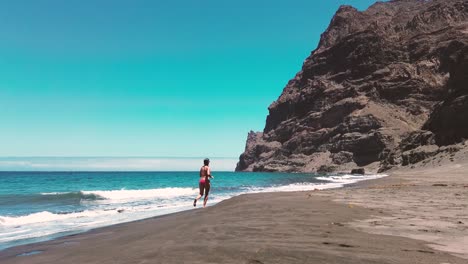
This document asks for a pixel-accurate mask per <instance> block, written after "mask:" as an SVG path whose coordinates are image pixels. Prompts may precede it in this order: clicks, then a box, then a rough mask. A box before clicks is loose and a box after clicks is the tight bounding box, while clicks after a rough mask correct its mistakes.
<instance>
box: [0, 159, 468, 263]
mask: <svg viewBox="0 0 468 264" xmlns="http://www.w3.org/2000/svg"><path fill="white" fill-rule="evenodd" d="M467 171H468V164H467V163H462V164H454V163H449V164H447V165H443V166H440V167H436V168H434V166H431V167H430V168H415V169H405V170H399V171H395V172H390V176H389V177H386V178H382V179H378V180H373V181H368V182H362V183H359V184H357V185H354V186H349V187H347V188H342V189H334V190H325V191H312V192H292V193H264V194H249V195H241V196H238V197H235V198H232V199H229V200H226V201H223V202H221V203H219V204H217V205H215V206H212V207H208V208H206V209H196V210H191V211H186V212H181V213H176V214H172V215H166V216H162V217H156V218H151V219H146V220H142V221H137V222H132V223H125V224H119V225H116V226H110V227H105V228H100V229H96V230H92V231H89V232H87V233H83V234H78V235H73V236H68V237H63V238H59V239H56V240H53V241H48V242H43V243H37V244H31V245H25V246H19V247H15V248H10V249H7V250H4V251H2V252H0V263H2V264H8V263H99V264H104V263H350V264H352V263H380V264H381V263H425V264H427V263H437V264H441V263H452V264H455V263H465V264H466V263H468V247H467V246H466V245H468V207H467V206H468V205H467V202H466V201H468V177H466V173H467ZM441 175H443V176H441ZM28 252H33V253H38V254H32V255H26V256H24V255H23V256H18V255H20V254H24V253H28Z"/></svg>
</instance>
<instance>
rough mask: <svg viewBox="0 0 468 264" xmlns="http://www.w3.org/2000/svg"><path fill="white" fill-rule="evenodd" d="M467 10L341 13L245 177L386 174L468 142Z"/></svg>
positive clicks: (404, 6)
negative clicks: (364, 170) (361, 170)
mask: <svg viewBox="0 0 468 264" xmlns="http://www.w3.org/2000/svg"><path fill="white" fill-rule="evenodd" d="M467 78H468V1H467V0H433V1H423V0H398V1H397V0H394V1H390V2H378V3H376V4H374V5H372V6H371V7H369V8H368V9H367V10H366V11H363V12H359V11H358V10H356V9H355V8H353V7H351V6H341V7H340V8H339V10H338V11H337V12H336V14H335V16H334V17H333V19H332V21H331V23H330V25H329V27H328V29H327V30H326V31H325V32H324V33H323V34H322V35H321V39H320V42H319V45H318V47H317V49H316V50H314V51H313V52H312V54H311V55H310V56H309V57H308V58H307V59H306V60H305V62H304V64H303V66H302V70H301V71H300V72H299V73H297V74H296V76H295V77H294V78H293V79H292V80H290V81H289V82H288V84H287V85H286V87H285V88H284V90H283V92H282V94H281V95H280V97H279V98H278V100H276V101H275V102H273V103H272V104H271V105H270V107H269V108H268V109H269V115H268V117H267V119H266V125H265V129H264V131H263V132H250V133H249V135H248V138H247V144H246V148H245V152H244V153H243V154H242V155H241V156H240V160H239V163H238V164H237V168H236V170H237V171H296V172H314V171H325V172H329V171H341V170H348V169H349V168H351V167H356V166H359V167H370V168H374V169H376V170H377V169H379V170H380V171H382V170H386V169H388V168H391V167H393V166H400V165H408V164H411V163H415V162H418V161H421V160H422V159H425V158H428V157H430V156H431V155H435V154H436V153H440V152H444V151H448V152H450V151H456V148H453V147H446V145H451V144H455V143H458V142H460V141H463V140H464V139H466V138H468V79H467Z"/></svg>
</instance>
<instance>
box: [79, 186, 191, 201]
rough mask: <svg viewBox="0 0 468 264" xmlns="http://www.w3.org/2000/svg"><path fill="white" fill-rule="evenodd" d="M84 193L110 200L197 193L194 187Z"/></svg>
mask: <svg viewBox="0 0 468 264" xmlns="http://www.w3.org/2000/svg"><path fill="white" fill-rule="evenodd" d="M81 192H82V193H84V194H94V195H98V196H100V197H103V198H105V199H110V200H134V199H148V198H166V199H167V198H174V197H179V196H190V195H194V194H196V193H197V190H196V189H194V188H160V189H150V190H111V191H81Z"/></svg>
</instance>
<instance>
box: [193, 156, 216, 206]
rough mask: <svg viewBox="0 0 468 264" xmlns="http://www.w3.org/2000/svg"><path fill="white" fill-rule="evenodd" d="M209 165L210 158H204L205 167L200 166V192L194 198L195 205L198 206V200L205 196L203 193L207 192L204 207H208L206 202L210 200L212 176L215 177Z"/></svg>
mask: <svg viewBox="0 0 468 264" xmlns="http://www.w3.org/2000/svg"><path fill="white" fill-rule="evenodd" d="M209 165H210V160H209V159H205V160H203V167H201V168H200V181H199V182H198V187H199V188H200V193H199V194H198V196H197V198H195V200H193V206H197V201H198V200H199V199H200V198H201V197H202V196H203V194H205V198H204V199H203V208H205V207H206V202H208V193H209V192H210V187H211V184H210V178H214V177H213V176H211V171H210V166H209Z"/></svg>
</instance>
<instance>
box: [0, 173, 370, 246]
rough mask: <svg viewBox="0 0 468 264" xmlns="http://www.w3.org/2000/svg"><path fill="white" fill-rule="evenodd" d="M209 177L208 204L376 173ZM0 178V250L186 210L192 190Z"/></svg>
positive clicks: (75, 179)
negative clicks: (238, 196)
mask: <svg viewBox="0 0 468 264" xmlns="http://www.w3.org/2000/svg"><path fill="white" fill-rule="evenodd" d="M213 175H214V176H215V178H214V179H213V180H212V189H211V192H210V200H209V202H208V205H213V204H216V203H217V202H219V201H222V200H225V199H228V198H230V197H233V196H236V195H239V194H243V193H254V192H280V191H301V190H312V189H316V188H317V189H325V188H336V187H341V186H343V185H344V184H347V183H352V182H356V181H359V180H364V179H368V178H375V177H379V176H377V175H367V176H365V177H364V176H352V175H335V176H333V175H331V176H318V175H315V174H288V173H236V172H213ZM0 181H1V182H2V184H1V185H0V249H4V248H7V247H11V246H15V245H20V244H27V243H32V242H37V241H43V240H47V239H51V238H55V237H58V236H62V235H66V234H72V233H78V232H83V231H86V230H89V229H92V228H96V227H101V226H106V225H112V224H116V223H122V222H128V221H133V220H137V219H143V218H148V217H152V216H157V215H163V214H168V213H172V212H177V211H183V210H191V209H194V208H193V206H192V202H193V199H194V198H195V196H196V195H197V193H198V172H0ZM200 204H201V203H200Z"/></svg>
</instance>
